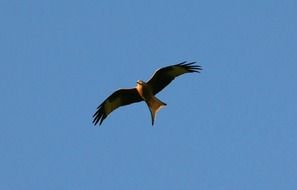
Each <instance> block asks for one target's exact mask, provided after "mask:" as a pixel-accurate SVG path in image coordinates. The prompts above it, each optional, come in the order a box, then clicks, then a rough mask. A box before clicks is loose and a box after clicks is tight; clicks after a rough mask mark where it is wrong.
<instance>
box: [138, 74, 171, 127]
mask: <svg viewBox="0 0 297 190" xmlns="http://www.w3.org/2000/svg"><path fill="white" fill-rule="evenodd" d="M136 90H137V92H138V94H139V95H140V97H141V98H142V99H143V100H144V101H145V103H146V104H147V106H148V108H149V109H150V112H151V118H152V125H154V121H155V117H156V113H157V112H158V111H159V110H160V109H161V108H162V107H164V106H166V104H165V103H164V102H162V101H161V100H159V99H158V98H157V97H155V96H154V94H153V91H152V88H151V86H149V85H148V84H147V83H145V82H143V81H141V80H138V81H137V85H136Z"/></svg>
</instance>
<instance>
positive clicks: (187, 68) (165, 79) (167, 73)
mask: <svg viewBox="0 0 297 190" xmlns="http://www.w3.org/2000/svg"><path fill="white" fill-rule="evenodd" d="M195 63H196V62H191V63H187V62H186V61H184V62H182V63H179V64H176V65H171V66H168V67H164V68H161V69H159V70H157V71H156V72H155V74H154V75H153V76H152V78H151V79H150V80H149V81H148V82H147V84H148V85H149V86H150V87H151V89H152V91H153V94H157V93H158V92H160V91H161V90H162V89H163V88H165V87H166V86H167V85H168V84H169V83H170V82H171V81H172V80H173V79H174V78H175V77H177V76H179V75H182V74H184V73H192V72H198V73H199V72H200V70H202V68H201V67H200V66H199V65H194V64H195Z"/></svg>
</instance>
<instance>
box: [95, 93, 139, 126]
mask: <svg viewBox="0 0 297 190" xmlns="http://www.w3.org/2000/svg"><path fill="white" fill-rule="evenodd" d="M140 101H142V98H141V97H140V96H139V94H138V92H137V90H136V88H131V89H119V90H117V91H115V92H114V93H113V94H112V95H110V96H109V97H108V98H107V99H106V100H104V102H102V103H101V104H100V105H99V106H98V107H97V111H96V112H95V114H94V115H93V118H94V120H93V123H94V125H96V124H97V123H98V122H99V121H100V122H99V125H101V123H102V122H103V120H104V119H105V118H106V117H107V116H108V114H110V113H111V112H112V111H113V110H115V109H117V108H118V107H120V106H125V105H128V104H132V103H136V102H140Z"/></svg>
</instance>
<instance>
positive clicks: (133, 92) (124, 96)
mask: <svg viewBox="0 0 297 190" xmlns="http://www.w3.org/2000/svg"><path fill="white" fill-rule="evenodd" d="M195 63H196V62H191V63H187V62H186V61H184V62H182V63H179V64H176V65H171V66H167V67H163V68H161V69H159V70H157V71H156V72H155V73H154V75H153V76H152V77H151V79H150V80H149V81H147V82H144V81H141V80H138V81H137V85H136V87H135V88H129V89H119V90H117V91H115V92H114V93H112V94H111V95H110V96H109V97H108V98H107V99H106V100H104V101H103V102H102V103H101V104H100V105H99V106H98V107H97V110H96V112H95V114H94V115H93V123H94V125H96V124H97V123H98V122H99V125H101V124H102V122H103V120H104V119H105V118H106V117H107V116H108V115H109V114H110V113H111V112H112V111H113V110H115V109H117V108H119V107H120V106H125V105H128V104H132V103H136V102H141V101H145V103H146V104H147V106H148V108H149V110H150V113H151V119H152V125H154V121H155V117H156V113H157V112H158V111H159V109H160V108H162V107H163V106H166V103H164V102H162V101H161V100H159V99H158V98H156V97H155V95H156V94H157V93H158V92H160V91H161V90H162V89H163V88H165V87H166V86H167V85H168V84H169V83H170V82H171V81H172V80H173V79H174V78H175V77H177V76H180V75H182V74H185V73H193V72H197V73H199V72H200V70H202V68H201V66H199V65H195Z"/></svg>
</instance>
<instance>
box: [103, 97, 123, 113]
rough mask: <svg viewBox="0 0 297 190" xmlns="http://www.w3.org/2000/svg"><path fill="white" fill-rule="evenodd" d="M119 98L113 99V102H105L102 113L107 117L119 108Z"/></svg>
mask: <svg viewBox="0 0 297 190" xmlns="http://www.w3.org/2000/svg"><path fill="white" fill-rule="evenodd" d="M121 102H122V101H121V98H119V97H118V98H115V99H114V100H113V101H110V100H106V103H105V104H104V111H105V113H106V115H108V114H109V113H110V112H112V111H113V110H115V109H116V108H118V107H120V106H121Z"/></svg>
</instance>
